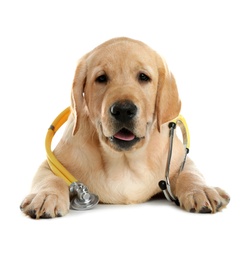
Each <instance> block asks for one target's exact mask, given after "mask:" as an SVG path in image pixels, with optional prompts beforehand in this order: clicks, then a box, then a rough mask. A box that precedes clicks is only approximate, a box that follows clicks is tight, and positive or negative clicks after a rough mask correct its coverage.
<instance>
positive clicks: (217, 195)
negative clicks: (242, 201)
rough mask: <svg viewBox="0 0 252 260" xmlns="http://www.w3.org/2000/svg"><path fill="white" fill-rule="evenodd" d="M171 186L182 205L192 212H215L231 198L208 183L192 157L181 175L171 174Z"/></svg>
mask: <svg viewBox="0 0 252 260" xmlns="http://www.w3.org/2000/svg"><path fill="white" fill-rule="evenodd" d="M171 188H172V191H173V192H174V194H175V196H176V197H177V198H178V200H179V202H180V207H181V208H183V209H185V210H187V211H190V212H199V213H215V212H217V211H220V210H221V209H222V208H224V207H225V206H226V205H227V204H228V203H229V200H230V197H229V195H228V194H227V193H226V192H225V191H224V190H222V189H220V188H218V187H210V186H208V185H206V183H205V181H204V178H203V176H202V175H201V174H200V172H199V171H198V170H197V168H196V167H195V165H194V163H193V162H192V160H190V158H188V159H187V161H186V164H185V167H184V169H183V171H182V172H181V173H180V174H179V175H178V174H174V175H173V176H171Z"/></svg>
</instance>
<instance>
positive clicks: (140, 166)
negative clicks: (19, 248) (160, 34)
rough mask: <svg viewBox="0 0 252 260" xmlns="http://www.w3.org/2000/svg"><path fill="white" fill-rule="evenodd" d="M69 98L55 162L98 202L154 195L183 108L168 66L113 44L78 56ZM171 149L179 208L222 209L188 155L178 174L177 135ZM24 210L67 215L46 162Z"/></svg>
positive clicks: (137, 47)
mask: <svg viewBox="0 0 252 260" xmlns="http://www.w3.org/2000/svg"><path fill="white" fill-rule="evenodd" d="M71 97H72V102H71V114H70V116H69V118H68V122H67V127H66V130H65V132H64V134H63V137H62V139H61V141H60V142H59V144H58V145H57V147H56V149H55V151H54V153H55V155H56V157H57V158H58V159H59V161H60V162H61V163H62V164H63V165H64V166H65V167H66V168H67V169H68V170H69V171H70V172H71V173H72V174H73V175H74V176H75V178H76V179H78V180H79V181H81V182H83V183H84V184H85V185H87V187H88V188H89V190H90V192H92V193H95V194H97V195H98V196H99V198H100V201H101V202H102V203H113V204H131V203H141V202H145V201H147V200H149V199H150V198H151V197H153V196H154V195H155V194H157V193H159V192H160V188H159V186H158V183H159V181H160V180H162V179H164V176H165V167H166V162H167V154H168V149H169V148H168V143H169V142H168V139H169V137H168V136H169V134H168V131H169V129H168V127H167V123H168V122H169V121H170V120H172V119H174V118H175V117H177V116H178V114H179V112H180V107H181V102H180V99H179V95H178V90H177V86H176V83H175V80H174V77H173V75H172V74H171V72H170V71H169V69H168V68H167V65H166V63H165V61H164V60H163V59H162V58H161V57H160V56H159V55H158V54H157V53H156V52H155V51H154V50H152V49H151V48H150V47H148V46H147V45H145V44H144V43H142V42H139V41H136V40H132V39H129V38H115V39H111V40H109V41H107V42H105V43H103V44H101V45H100V46H98V47H97V48H95V49H94V50H93V51H91V52H89V53H87V54H86V55H85V56H83V57H82V58H81V59H80V61H79V64H78V66H77V69H76V73H75V77H74V81H73V87H72V96H71ZM173 147H174V150H173V157H172V164H171V172H170V183H171V189H172V192H173V194H174V195H175V196H176V197H177V198H178V200H179V203H180V207H181V208H183V209H185V210H187V211H191V212H202V213H211V212H212V213H214V212H217V211H219V210H221V209H222V208H223V207H225V206H226V205H227V204H228V202H229V196H228V194H227V193H226V192H225V191H223V190H222V189H220V188H215V187H209V186H207V185H206V183H205V181H204V179H203V177H202V175H201V174H200V172H199V171H198V170H197V168H196V167H195V165H194V163H193V162H192V160H191V159H190V158H188V159H187V161H186V164H185V167H184V169H183V171H182V172H180V173H179V168H180V165H181V162H182V161H183V158H184V146H183V144H182V143H181V141H180V140H179V139H178V138H177V137H175V138H174V145H173ZM21 210H22V211H23V212H24V213H25V214H26V215H28V216H30V217H32V218H51V217H60V216H64V215H65V214H67V212H68V210H69V188H68V186H67V184H66V183H65V182H64V181H63V180H62V179H61V178H59V177H57V176H55V175H54V174H53V172H52V171H51V169H50V168H49V166H48V163H47V161H45V162H43V163H42V165H41V166H40V167H39V169H38V172H37V174H36V176H35V178H34V180H33V184H32V189H31V193H30V194H29V195H28V196H27V197H26V198H25V199H24V200H23V202H22V204H21Z"/></svg>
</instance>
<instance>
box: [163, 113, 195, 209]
mask: <svg viewBox="0 0 252 260" xmlns="http://www.w3.org/2000/svg"><path fill="white" fill-rule="evenodd" d="M176 125H178V126H179V127H180V130H181V132H182V136H183V144H184V146H185V156H184V159H183V162H182V164H181V166H180V169H179V173H180V172H181V171H182V170H183V168H184V165H185V162H186V157H187V154H188V153H189V146H190V136H189V131H188V127H187V124H186V121H185V119H184V117H182V116H181V115H179V116H178V117H177V118H176V119H174V120H173V121H171V122H170V123H169V124H168V128H169V151H168V157H167V164H166V170H165V180H161V181H160V182H159V183H158V185H159V188H160V189H161V190H162V191H163V193H164V195H165V197H166V199H167V200H169V201H173V202H174V203H175V204H176V205H177V206H179V205H180V203H179V200H178V198H176V197H175V196H174V195H173V194H172V191H171V185H170V180H169V174H170V165H171V158H172V149H173V138H174V133H175V129H176Z"/></svg>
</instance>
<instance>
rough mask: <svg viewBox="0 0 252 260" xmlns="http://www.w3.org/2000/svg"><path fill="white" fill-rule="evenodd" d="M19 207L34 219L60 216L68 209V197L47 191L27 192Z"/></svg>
mask: <svg viewBox="0 0 252 260" xmlns="http://www.w3.org/2000/svg"><path fill="white" fill-rule="evenodd" d="M20 209H21V210H22V211H23V212H24V214H26V215H28V216H29V217H31V218H34V219H39V218H54V217H62V216H64V215H66V214H67V213H68V211H69V198H64V197H62V196H59V195H57V194H50V193H48V192H39V193H36V194H29V195H28V196H27V197H26V198H25V199H24V200H23V202H22V203H21V205H20Z"/></svg>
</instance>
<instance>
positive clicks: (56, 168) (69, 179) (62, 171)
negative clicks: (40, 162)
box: [45, 107, 77, 186]
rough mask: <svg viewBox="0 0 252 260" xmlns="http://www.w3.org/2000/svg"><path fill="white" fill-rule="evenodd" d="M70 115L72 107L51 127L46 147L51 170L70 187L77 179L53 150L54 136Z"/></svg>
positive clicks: (60, 115) (62, 113)
mask: <svg viewBox="0 0 252 260" xmlns="http://www.w3.org/2000/svg"><path fill="white" fill-rule="evenodd" d="M69 114H70V107H68V108H66V109H65V110H64V111H62V112H61V113H60V114H59V115H58V116H57V118H56V119H55V120H54V121H53V123H52V124H51V125H50V127H49V129H48V131H47V135H46V139H45V147H46V153H47V161H48V164H49V166H50V168H51V170H52V171H53V172H54V173H55V175H57V176H58V177H61V178H62V179H63V180H65V182H66V183H67V184H68V185H69V186H70V185H71V183H73V182H77V179H75V178H74V176H73V175H72V174H71V173H70V172H69V171H68V170H67V169H66V168H65V167H64V166H63V165H62V164H61V163H60V162H59V161H58V159H57V158H56V157H55V155H54V154H53V152H52V150H51V143H52V139H53V136H54V135H55V133H56V132H57V131H58V129H59V128H60V127H61V126H62V125H63V124H64V123H65V122H66V121H67V119H68V116H69Z"/></svg>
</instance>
